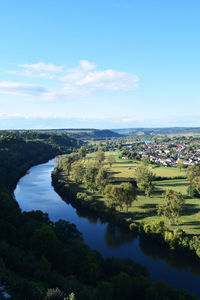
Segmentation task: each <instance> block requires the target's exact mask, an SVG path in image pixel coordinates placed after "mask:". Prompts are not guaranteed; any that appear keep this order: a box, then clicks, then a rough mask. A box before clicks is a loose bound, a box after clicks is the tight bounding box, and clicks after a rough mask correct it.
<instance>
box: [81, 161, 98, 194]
mask: <svg viewBox="0 0 200 300" xmlns="http://www.w3.org/2000/svg"><path fill="white" fill-rule="evenodd" d="M98 171H99V170H98V168H97V167H95V166H91V167H88V168H87V169H86V172H85V175H84V182H85V185H86V187H87V188H88V189H89V190H90V191H92V192H94V191H95V190H96V189H97V186H96V177H97V174H98Z"/></svg>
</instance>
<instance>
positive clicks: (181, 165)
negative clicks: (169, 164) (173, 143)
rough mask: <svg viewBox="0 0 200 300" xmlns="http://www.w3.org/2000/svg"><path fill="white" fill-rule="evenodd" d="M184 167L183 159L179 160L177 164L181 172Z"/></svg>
mask: <svg viewBox="0 0 200 300" xmlns="http://www.w3.org/2000/svg"><path fill="white" fill-rule="evenodd" d="M183 167H184V164H183V161H182V160H181V159H179V160H178V162H177V168H179V170H180V171H181V169H183Z"/></svg>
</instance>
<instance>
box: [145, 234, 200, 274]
mask: <svg viewBox="0 0 200 300" xmlns="http://www.w3.org/2000/svg"><path fill="white" fill-rule="evenodd" d="M140 249H141V250H142V252H143V253H144V254H145V255H148V256H149V257H150V258H151V259H152V260H154V261H157V260H162V261H164V262H165V263H166V265H167V266H169V267H170V268H173V269H177V270H180V271H183V270H184V271H190V272H192V273H193V274H194V275H198V276H200V263H199V261H197V260H196V259H195V258H194V257H192V256H190V255H186V254H184V253H177V252H173V251H169V250H168V249H167V248H166V247H165V246H164V245H162V244H160V243H158V242H156V241H153V240H150V239H148V238H145V237H144V236H141V237H140Z"/></svg>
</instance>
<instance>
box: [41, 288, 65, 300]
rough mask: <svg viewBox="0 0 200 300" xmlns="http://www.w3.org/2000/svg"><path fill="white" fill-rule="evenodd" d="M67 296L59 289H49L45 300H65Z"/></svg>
mask: <svg viewBox="0 0 200 300" xmlns="http://www.w3.org/2000/svg"><path fill="white" fill-rule="evenodd" d="M64 297H65V294H64V293H63V292H62V291H61V290H60V289H58V288H56V289H48V291H47V293H46V296H45V298H44V300H64Z"/></svg>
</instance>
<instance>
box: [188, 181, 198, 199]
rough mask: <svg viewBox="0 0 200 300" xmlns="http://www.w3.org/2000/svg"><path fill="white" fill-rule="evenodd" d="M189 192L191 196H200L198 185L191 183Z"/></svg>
mask: <svg viewBox="0 0 200 300" xmlns="http://www.w3.org/2000/svg"><path fill="white" fill-rule="evenodd" d="M187 194H188V196H189V197H191V198H194V197H199V193H198V192H197V190H196V187H195V186H194V185H193V184H190V185H189V186H188V188H187Z"/></svg>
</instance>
